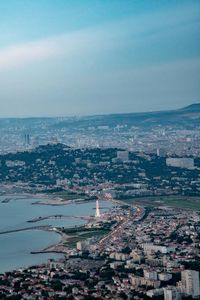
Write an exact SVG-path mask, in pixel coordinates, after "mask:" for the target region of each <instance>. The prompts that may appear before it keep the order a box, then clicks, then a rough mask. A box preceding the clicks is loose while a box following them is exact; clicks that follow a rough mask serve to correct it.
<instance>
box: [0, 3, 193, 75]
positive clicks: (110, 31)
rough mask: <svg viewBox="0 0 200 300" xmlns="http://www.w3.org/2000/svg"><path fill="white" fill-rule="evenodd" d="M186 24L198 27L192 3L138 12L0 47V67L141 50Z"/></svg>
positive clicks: (8, 67) (3, 68)
mask: <svg viewBox="0 0 200 300" xmlns="http://www.w3.org/2000/svg"><path fill="white" fill-rule="evenodd" d="M184 12H186V14H185V13H184ZM190 25H191V26H193V28H192V29H191V30H194V27H195V26H196V28H199V25H198V9H197V7H196V6H186V7H184V9H176V10H175V11H173V12H172V11H162V12H156V13H154V14H153V15H151V14H150V15H149V14H144V15H139V16H137V17H133V18H128V19H126V20H121V21H117V22H111V23H108V24H104V25H102V26H99V27H94V28H89V29H82V30H79V31H76V32H72V33H68V34H63V35H60V36H59V35H58V36H53V37H50V38H46V39H42V40H38V41H35V42H30V43H24V44H18V45H14V46H12V47H8V48H3V49H1V48H0V70H5V69H12V68H16V67H19V66H21V65H22V66H23V65H25V64H28V63H32V62H40V61H45V60H48V59H51V58H54V57H60V56H61V55H65V58H66V59H68V60H69V62H71V58H72V57H75V56H77V55H78V56H81V57H83V56H84V55H86V56H90V54H91V53H94V54H99V55H102V53H104V52H105V53H106V51H107V50H110V49H111V50H113V51H114V52H115V50H117V51H118V50H119V49H120V48H123V47H124V48H127V47H129V52H133V51H137V53H140V48H143V49H142V50H143V51H144V48H145V43H146V44H147V43H148V42H149V40H152V41H153V43H156V40H157V41H159V40H160V38H162V39H164V37H163V35H166V36H167V34H168V35H169V36H170V34H171V31H173V32H176V34H177V35H178V34H179V31H183V30H184V26H190ZM168 42H170V41H168ZM158 47H159V45H158ZM131 48H132V51H131ZM161 52H162V51H161ZM137 53H136V57H137ZM147 53H148V52H147ZM132 57H133V56H132ZM116 62H117V61H116ZM130 63H131V62H130Z"/></svg>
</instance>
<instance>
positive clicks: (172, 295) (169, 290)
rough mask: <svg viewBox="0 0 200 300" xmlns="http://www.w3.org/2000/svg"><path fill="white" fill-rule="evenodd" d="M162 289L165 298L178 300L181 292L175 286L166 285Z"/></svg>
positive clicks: (166, 299)
mask: <svg viewBox="0 0 200 300" xmlns="http://www.w3.org/2000/svg"><path fill="white" fill-rule="evenodd" d="M163 289H164V299H165V300H180V299H181V293H180V291H179V290H178V289H177V288H176V287H175V286H167V287H165V288H163Z"/></svg>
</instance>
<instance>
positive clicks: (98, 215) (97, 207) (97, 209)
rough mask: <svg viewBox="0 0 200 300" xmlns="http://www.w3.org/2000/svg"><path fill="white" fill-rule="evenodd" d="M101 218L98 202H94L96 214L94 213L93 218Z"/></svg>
mask: <svg viewBox="0 0 200 300" xmlns="http://www.w3.org/2000/svg"><path fill="white" fill-rule="evenodd" d="M100 216H101V214H100V209H99V200H97V201H96V212H95V217H96V218H99V217H100Z"/></svg>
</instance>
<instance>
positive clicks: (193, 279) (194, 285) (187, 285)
mask: <svg viewBox="0 0 200 300" xmlns="http://www.w3.org/2000/svg"><path fill="white" fill-rule="evenodd" d="M180 287H181V290H182V292H183V294H185V295H188V296H192V297H193V298H196V297H198V296H199V295H200V288H199V272H198V271H194V270H185V271H182V272H181V283H180Z"/></svg>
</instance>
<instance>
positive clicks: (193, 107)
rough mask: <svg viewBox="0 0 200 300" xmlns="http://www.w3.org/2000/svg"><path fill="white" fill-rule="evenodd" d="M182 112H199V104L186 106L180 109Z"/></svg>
mask: <svg viewBox="0 0 200 300" xmlns="http://www.w3.org/2000/svg"><path fill="white" fill-rule="evenodd" d="M181 110H182V111H187V112H200V103H194V104H191V105H188V106H186V107H184V108H181Z"/></svg>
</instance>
